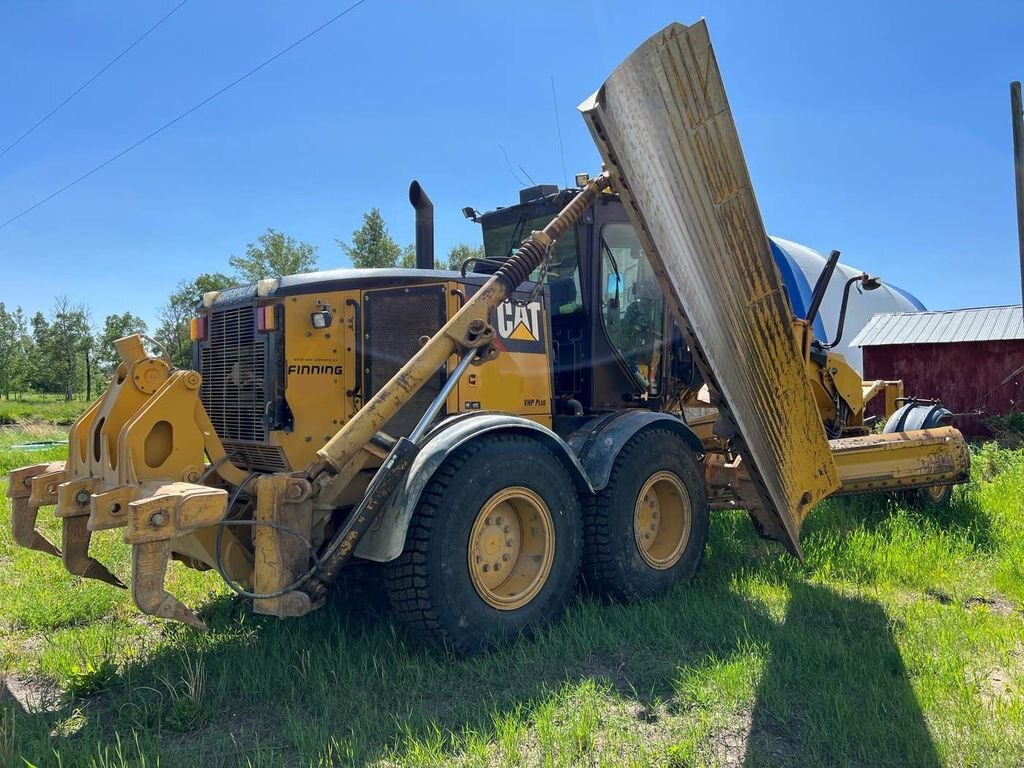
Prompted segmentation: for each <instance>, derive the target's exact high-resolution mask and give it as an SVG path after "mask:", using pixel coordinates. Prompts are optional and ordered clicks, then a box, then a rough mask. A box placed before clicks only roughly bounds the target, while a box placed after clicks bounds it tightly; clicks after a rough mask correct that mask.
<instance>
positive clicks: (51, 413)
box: [0, 392, 89, 426]
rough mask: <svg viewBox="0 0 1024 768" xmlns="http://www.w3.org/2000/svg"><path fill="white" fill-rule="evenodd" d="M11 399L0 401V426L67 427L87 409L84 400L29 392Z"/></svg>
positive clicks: (86, 403) (87, 405) (87, 403)
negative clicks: (43, 425) (40, 423)
mask: <svg viewBox="0 0 1024 768" xmlns="http://www.w3.org/2000/svg"><path fill="white" fill-rule="evenodd" d="M11 397H12V399H11V400H4V399H0V424H25V423H36V422H43V423H47V424H58V425H63V426H69V425H71V424H72V423H74V421H75V419H77V418H78V417H79V416H81V415H82V412H83V411H84V410H85V409H86V408H88V407H89V402H88V401H86V400H82V399H75V400H65V399H64V396H63V395H44V394H37V393H34V392H31V393H26V394H20V395H12V396H11Z"/></svg>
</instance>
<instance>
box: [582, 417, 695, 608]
mask: <svg viewBox="0 0 1024 768" xmlns="http://www.w3.org/2000/svg"><path fill="white" fill-rule="evenodd" d="M708 517H709V514H708V500H707V492H706V490H705V488H704V478H703V475H702V473H701V471H700V466H699V464H698V463H697V460H696V457H695V456H694V454H693V449H692V448H691V447H690V446H689V445H688V444H687V443H686V441H685V440H683V439H682V438H681V437H679V436H678V435H676V434H675V433H673V432H669V431H667V430H663V429H648V430H644V431H642V432H640V433H639V434H637V435H634V436H633V437H632V438H631V439H630V440H629V442H627V443H626V445H625V446H624V447H623V448H622V450H621V451H620V452H619V455H618V457H617V458H616V459H615V463H614V465H613V466H612V471H611V475H610V476H609V478H608V484H607V485H606V486H605V488H604V489H603V490H601V491H600V492H599V493H598V494H597V495H596V496H593V497H591V498H590V500H589V501H588V503H587V506H586V509H585V511H584V525H585V531H586V539H585V540H586V545H585V549H584V557H583V571H584V575H585V578H586V583H587V586H588V587H589V588H590V589H591V590H592V591H594V592H596V593H598V594H601V595H605V596H608V597H611V598H614V599H617V600H624V601H636V600H645V599H648V598H651V597H655V596H656V595H661V594H663V593H665V592H667V591H668V590H670V589H672V587H674V586H675V585H676V584H680V583H682V582H686V581H689V580H690V579H692V578H693V576H694V574H696V572H697V569H698V568H699V567H700V562H701V559H702V558H703V556H704V546H705V544H706V543H707V535H708Z"/></svg>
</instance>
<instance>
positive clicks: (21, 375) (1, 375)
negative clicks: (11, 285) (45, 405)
mask: <svg viewBox="0 0 1024 768" xmlns="http://www.w3.org/2000/svg"><path fill="white" fill-rule="evenodd" d="M28 342H29V336H28V333H27V331H26V327H25V315H24V313H23V312H22V311H21V307H18V308H17V309H16V310H14V311H13V312H9V311H8V310H7V307H6V306H4V303H3V302H0V394H2V395H3V396H4V397H5V398H7V399H8V400H10V399H11V392H19V391H20V390H22V389H23V388H24V387H25V385H26V384H27V374H28V365H29V357H28V355H29V352H30V346H29V343H28Z"/></svg>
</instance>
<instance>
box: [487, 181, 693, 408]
mask: <svg viewBox="0 0 1024 768" xmlns="http://www.w3.org/2000/svg"><path fill="white" fill-rule="evenodd" d="M578 191H579V190H576V189H564V190H559V189H558V188H557V187H556V186H554V185H539V186H536V187H531V188H529V189H524V190H523V191H522V192H520V202H519V204H518V205H516V206H512V207H508V208H498V209H497V210H494V211H491V212H488V213H484V214H480V215H478V216H476V217H475V218H476V220H477V221H478V222H479V223H480V225H481V227H482V228H483V241H484V253H485V259H484V260H483V261H477V262H476V263H474V264H470V265H467V266H469V267H470V268H472V269H473V270H475V271H491V270H493V269H495V268H496V267H497V266H499V265H500V264H501V263H503V262H504V261H505V260H506V259H508V258H509V257H510V256H511V255H512V253H514V251H515V249H516V248H517V247H518V246H519V244H520V243H521V242H522V241H523V240H524V239H525V238H526V237H527V236H528V235H529V234H530V232H532V231H534V230H540V229H543V228H544V227H545V226H546V225H547V224H548V222H550V221H551V219H552V218H553V217H554V216H555V215H556V214H557V213H558V212H559V211H560V210H561V209H562V208H563V207H564V206H565V205H567V204H568V203H569V201H570V200H572V198H573V197H574V196H575V195H576V194H577V192H578ZM531 278H532V279H533V280H539V281H543V282H544V284H545V285H546V287H547V295H548V303H549V305H550V309H549V312H548V317H549V322H550V328H551V338H552V358H553V359H552V367H553V377H554V393H555V402H556V408H555V415H556V416H558V415H562V414H572V413H576V414H577V415H578V414H579V413H580V411H581V409H582V412H583V413H588V414H590V413H596V412H602V411H617V410H621V409H623V408H629V407H643V408H649V409H652V410H665V409H668V408H675V407H677V404H678V400H679V396H680V395H681V394H683V393H684V392H685V391H686V390H690V391H692V390H694V389H696V388H698V387H699V386H700V379H699V374H698V373H697V372H696V368H695V367H694V365H693V361H692V356H691V355H690V353H689V351H688V350H687V348H686V346H685V344H684V343H683V341H682V337H681V335H680V333H679V330H678V328H677V327H676V325H675V323H674V321H673V319H672V318H671V316H670V312H669V311H668V309H667V306H666V302H665V296H664V291H663V290H662V287H661V285H660V283H659V281H658V278H657V275H656V274H655V272H654V269H653V267H652V265H651V263H650V260H649V259H648V257H647V254H646V253H644V250H643V246H642V245H641V243H640V239H639V238H638V237H637V235H636V232H635V231H634V229H633V226H632V224H631V223H630V222H629V218H628V217H627V215H626V211H625V208H624V207H623V205H622V202H621V200H620V199H619V197H618V196H617V195H615V194H610V193H606V194H603V195H602V196H601V197H600V198H599V199H598V200H597V202H595V203H594V205H593V206H592V207H591V208H590V209H589V210H587V211H586V212H585V213H584V214H583V216H582V217H581V218H580V221H579V223H578V224H577V226H576V227H575V228H574V229H572V230H570V231H569V232H567V233H566V234H565V235H563V236H562V237H561V238H560V239H559V240H558V241H557V242H556V243H555V244H554V246H553V248H552V253H551V255H550V257H549V259H548V262H547V264H546V265H542V266H541V267H540V268H539V269H538V270H537V271H536V272H535V273H534V274H533V275H532V276H531ZM666 339H667V340H668V341H669V343H666Z"/></svg>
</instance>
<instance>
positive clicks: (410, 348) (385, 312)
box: [363, 285, 445, 437]
mask: <svg viewBox="0 0 1024 768" xmlns="http://www.w3.org/2000/svg"><path fill="white" fill-rule="evenodd" d="M363 312H364V324H365V327H366V335H367V338H366V339H365V344H366V361H367V363H366V367H367V369H368V373H367V374H366V392H367V394H368V395H369V396H372V395H374V394H376V393H377V391H378V390H379V389H380V388H381V387H383V386H384V385H385V384H387V383H388V381H390V380H391V377H392V376H394V375H395V374H396V373H397V372H398V369H399V368H401V367H402V366H403V365H405V364H406V363H407V362H409V359H410V358H411V357H412V356H413V355H414V354H416V352H417V351H419V348H420V337H421V336H433V335H434V334H435V333H437V331H438V330H439V329H440V328H441V326H442V325H444V323H445V289H444V286H439V285H434V286H426V287H423V288H393V289H388V290H381V291H367V292H366V294H365V295H364V301H363ZM442 383H443V379H442V374H441V373H438V374H437V375H436V376H433V377H431V379H430V380H429V381H427V383H426V384H424V385H423V388H422V389H420V391H419V392H417V393H416V394H415V395H414V396H413V398H412V400H410V401H409V403H408V404H406V406H405V407H404V408H403V409H402V410H401V411H399V412H398V414H397V415H396V416H395V417H394V418H393V419H391V421H389V422H388V423H387V424H385V425H384V429H383V431H384V432H386V433H387V434H389V435H391V436H393V437H398V436H403V437H404V436H406V435H408V434H409V433H410V432H412V430H413V428H414V427H415V426H416V423H417V422H418V421H419V420H420V417H421V416H422V415H423V413H424V411H426V410H427V406H429V405H430V403H431V402H432V401H433V400H434V398H435V397H437V394H438V392H440V391H441V385H442Z"/></svg>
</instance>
